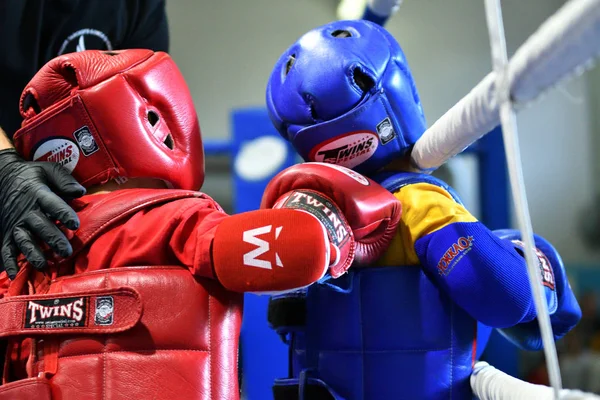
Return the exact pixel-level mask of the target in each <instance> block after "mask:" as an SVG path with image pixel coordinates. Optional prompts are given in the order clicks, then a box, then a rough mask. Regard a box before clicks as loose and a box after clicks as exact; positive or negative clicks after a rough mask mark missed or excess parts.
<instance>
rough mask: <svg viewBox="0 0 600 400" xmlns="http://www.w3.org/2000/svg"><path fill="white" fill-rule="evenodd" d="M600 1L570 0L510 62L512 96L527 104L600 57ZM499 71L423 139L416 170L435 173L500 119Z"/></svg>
mask: <svg viewBox="0 0 600 400" xmlns="http://www.w3.org/2000/svg"><path fill="white" fill-rule="evenodd" d="M599 41H600V0H570V1H569V2H567V3H566V4H565V5H563V6H562V7H561V9H560V10H558V11H557V12H556V13H555V14H554V15H553V16H551V17H550V18H548V19H547V20H546V21H545V22H544V23H543V24H542V25H541V26H540V28H538V30H537V31H536V32H535V33H534V34H533V35H531V36H530V37H529V38H528V39H527V40H526V41H525V43H524V44H523V45H522V46H521V47H520V48H519V49H518V50H517V52H516V53H515V55H514V56H513V57H512V58H511V60H510V61H509V63H508V75H507V79H508V85H509V87H510V96H511V99H512V100H513V103H514V104H515V105H516V106H519V107H522V106H525V105H527V104H528V103H529V102H531V101H533V100H535V99H536V98H537V97H539V95H541V94H542V93H544V92H545V91H547V90H548V89H550V88H551V87H553V86H555V85H557V84H558V83H559V82H560V81H562V80H564V79H565V78H567V77H569V76H574V75H577V74H581V73H582V72H583V71H585V70H586V69H587V68H590V67H591V66H592V65H593V62H594V61H595V60H596V58H598V57H599V56H600V45H599V44H598V43H599ZM496 96H497V88H496V74H495V73H494V72H492V73H490V74H489V75H488V76H486V77H485V78H484V79H483V80H482V81H481V82H480V83H479V84H477V86H475V88H473V90H471V92H470V93H469V94H467V95H466V96H465V97H463V98H462V99H461V100H460V101H459V102H458V103H457V104H456V105H455V106H454V107H452V108H451V109H450V110H448V112H446V113H445V114H444V115H443V116H442V117H440V119H438V120H437V121H436V122H435V123H434V124H433V125H432V126H431V127H430V128H429V129H428V130H427V131H426V132H425V133H424V134H423V136H422V137H421V138H420V139H419V140H418V141H417V143H416V144H415V146H414V148H413V150H412V153H411V158H412V163H413V165H414V166H415V168H416V169H418V170H421V171H427V172H431V171H433V170H435V169H436V168H438V167H439V166H440V165H442V164H444V163H445V162H446V161H448V160H449V159H450V158H452V157H453V156H455V155H457V154H459V153H460V152H462V151H463V150H464V149H465V148H466V147H468V146H469V145H470V144H472V143H473V142H475V141H476V140H477V139H479V138H480V137H482V136H483V135H485V134H487V133H488V132H490V131H491V130H492V129H493V128H495V127H496V126H498V125H499V124H500V109H499V106H498V102H497V101H496Z"/></svg>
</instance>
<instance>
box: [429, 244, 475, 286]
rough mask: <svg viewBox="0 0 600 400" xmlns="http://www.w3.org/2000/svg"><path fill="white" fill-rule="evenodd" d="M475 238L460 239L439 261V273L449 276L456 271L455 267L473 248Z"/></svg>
mask: <svg viewBox="0 0 600 400" xmlns="http://www.w3.org/2000/svg"><path fill="white" fill-rule="evenodd" d="M474 241H475V240H474V239H473V236H469V237H464V236H462V237H460V238H458V240H457V241H456V242H454V243H453V244H452V246H450V247H449V248H448V250H446V252H445V253H444V255H443V256H442V258H440V260H439V261H438V265H437V268H438V273H439V274H440V275H444V276H446V275H448V274H449V273H450V272H452V270H453V269H454V266H456V264H457V263H458V262H459V261H460V260H461V259H462V258H463V257H464V256H465V254H467V253H468V252H469V251H471V249H472V248H473V242H474Z"/></svg>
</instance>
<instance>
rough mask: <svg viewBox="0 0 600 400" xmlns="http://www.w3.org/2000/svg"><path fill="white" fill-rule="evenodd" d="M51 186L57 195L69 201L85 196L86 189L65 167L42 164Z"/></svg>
mask: <svg viewBox="0 0 600 400" xmlns="http://www.w3.org/2000/svg"><path fill="white" fill-rule="evenodd" d="M40 164H41V166H42V168H43V170H44V172H45V173H46V178H47V179H48V182H49V183H50V186H51V187H52V189H54V191H55V192H56V194H58V195H59V196H60V197H62V198H65V199H67V200H72V199H76V198H78V197H81V196H83V195H84V194H85V188H84V187H83V186H81V185H80V184H79V182H77V180H76V179H75V178H73V175H71V173H70V172H69V170H67V169H66V168H65V167H63V166H61V165H60V164H56V163H48V162H44V163H40Z"/></svg>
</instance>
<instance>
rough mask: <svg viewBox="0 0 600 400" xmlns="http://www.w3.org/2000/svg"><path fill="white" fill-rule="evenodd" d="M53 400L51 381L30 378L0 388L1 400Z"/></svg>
mask: <svg viewBox="0 0 600 400" xmlns="http://www.w3.org/2000/svg"><path fill="white" fill-rule="evenodd" d="M31 399H35V400H51V399H52V394H51V391H50V381H49V380H48V379H46V378H29V379H21V380H19V381H15V382H10V383H7V384H6V385H2V386H0V400H31Z"/></svg>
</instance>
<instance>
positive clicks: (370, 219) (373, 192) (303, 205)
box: [261, 163, 402, 278]
mask: <svg viewBox="0 0 600 400" xmlns="http://www.w3.org/2000/svg"><path fill="white" fill-rule="evenodd" d="M261 208H288V209H295V210H302V211H303V212H306V213H309V214H311V215H313V216H314V217H316V218H317V219H318V220H319V222H320V223H321V224H322V225H323V226H324V227H325V229H326V231H327V233H328V237H329V241H330V242H331V244H332V245H333V247H334V248H335V249H336V250H337V251H336V256H335V257H333V256H332V257H331V260H330V264H331V265H330V268H329V272H330V273H331V276H332V277H333V278H337V277H339V276H340V275H342V274H343V273H344V272H346V271H347V270H348V268H350V266H351V265H352V263H353V262H354V261H356V262H357V263H358V264H369V263H372V262H374V261H376V260H377V259H378V258H379V257H381V255H382V254H383V252H384V251H385V250H387V248H388V246H389V244H390V242H391V240H392V238H393V236H394V234H395V232H396V229H397V227H398V222H399V221H400V217H401V213H402V207H401V205H400V202H399V201H398V200H397V199H396V198H395V197H394V195H393V194H391V193H390V192H389V191H387V190H386V189H384V188H383V187H381V186H379V185H378V184H377V183H375V182H373V181H371V180H370V179H368V178H366V177H364V176H362V175H360V174H359V173H357V172H355V171H352V170H351V169H348V168H345V167H341V166H338V165H333V164H327V163H304V164H298V165H295V166H293V167H290V168H287V169H285V170H284V171H282V172H280V173H279V174H278V175H277V176H275V178H273V180H272V181H271V182H270V183H269V185H268V186H267V188H266V190H265V195H264V197H263V200H262V204H261ZM297 231H298V232H297V234H298V235H303V234H304V232H302V231H301V230H300V229H297ZM303 250H304V252H314V251H315V250H316V249H312V248H305V249H303Z"/></svg>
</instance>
